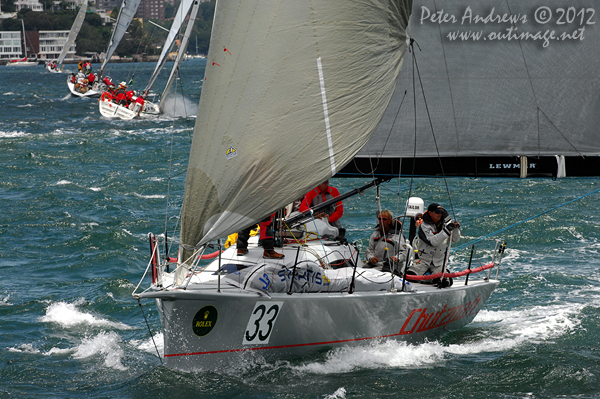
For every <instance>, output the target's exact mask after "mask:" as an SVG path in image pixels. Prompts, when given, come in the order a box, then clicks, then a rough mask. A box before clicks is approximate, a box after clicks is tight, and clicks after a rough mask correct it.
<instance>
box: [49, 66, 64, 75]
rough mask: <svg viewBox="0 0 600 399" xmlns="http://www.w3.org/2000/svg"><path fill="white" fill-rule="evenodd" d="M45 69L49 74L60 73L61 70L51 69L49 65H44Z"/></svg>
mask: <svg viewBox="0 0 600 399" xmlns="http://www.w3.org/2000/svg"><path fill="white" fill-rule="evenodd" d="M45 68H46V70H47V71H48V72H50V73H62V70H60V69H54V68H51V67H50V66H49V65H46V66H45Z"/></svg>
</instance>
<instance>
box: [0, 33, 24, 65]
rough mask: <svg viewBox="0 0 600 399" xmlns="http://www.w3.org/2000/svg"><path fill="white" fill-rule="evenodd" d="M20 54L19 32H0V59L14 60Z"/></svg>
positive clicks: (21, 51) (21, 52)
mask: <svg viewBox="0 0 600 399" xmlns="http://www.w3.org/2000/svg"><path fill="white" fill-rule="evenodd" d="M22 54H23V49H22V47H21V32H18V31H14V32H0V58H3V59H15V58H20V57H21V56H22Z"/></svg>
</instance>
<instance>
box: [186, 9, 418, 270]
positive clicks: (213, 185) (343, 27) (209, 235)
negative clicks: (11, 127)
mask: <svg viewBox="0 0 600 399" xmlns="http://www.w3.org/2000/svg"><path fill="white" fill-rule="evenodd" d="M411 10H412V0H315V1H297V0H223V1H219V2H218V3H217V8H216V10H215V17H214V21H213V31H212V34H211V42H210V50H209V54H208V60H207V61H208V62H207V67H206V75H205V81H204V83H203V87H202V95H201V100H200V106H199V111H198V118H197V121H196V126H195V129H194V137H193V142H192V148H191V155H190V160H189V166H188V174H187V181H186V186H185V196H184V203H183V213H182V228H181V243H182V245H183V247H184V248H185V249H187V250H189V249H191V247H195V246H198V245H201V244H204V243H207V242H209V241H211V240H214V239H217V238H220V237H224V236H225V235H227V234H229V233H232V232H235V231H238V230H239V229H241V228H244V227H246V226H249V225H251V224H252V223H254V222H256V221H259V220H261V219H263V218H264V217H265V216H267V215H269V214H270V213H271V212H273V211H274V210H276V209H278V208H282V207H283V206H285V205H286V204H288V203H289V202H291V201H292V200H294V199H295V198H298V197H299V196H301V195H303V194H304V193H306V192H307V191H308V190H310V189H311V188H313V187H314V186H315V185H316V184H318V183H320V182H321V181H323V180H325V179H327V178H329V177H331V176H332V175H334V174H335V173H336V171H337V170H338V169H340V168H341V167H343V166H344V165H346V164H347V163H348V162H349V161H350V160H351V159H352V158H353V156H354V155H355V154H356V153H357V152H358V150H359V149H360V148H361V147H362V146H363V145H364V144H365V143H366V142H367V140H368V139H369V137H370V135H371V133H372V132H373V130H374V129H375V127H376V126H377V124H378V122H379V120H380V119H381V117H382V115H383V112H384V111H385V109H386V107H387V105H388V103H389V100H390V98H391V96H392V93H393V91H394V88H395V82H396V78H397V76H398V73H399V71H400V65H401V63H402V60H403V57H404V54H405V51H406V49H407V35H406V27H407V25H408V19H409V16H410V13H411ZM189 255H190V253H189V252H187V251H184V253H183V254H182V258H183V259H184V260H185V259H187V257H188V256H189Z"/></svg>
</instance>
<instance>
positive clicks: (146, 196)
mask: <svg viewBox="0 0 600 399" xmlns="http://www.w3.org/2000/svg"><path fill="white" fill-rule="evenodd" d="M133 195H135V196H136V197H139V198H145V199H154V198H165V197H166V196H165V195H159V194H155V195H142V194H138V193H133Z"/></svg>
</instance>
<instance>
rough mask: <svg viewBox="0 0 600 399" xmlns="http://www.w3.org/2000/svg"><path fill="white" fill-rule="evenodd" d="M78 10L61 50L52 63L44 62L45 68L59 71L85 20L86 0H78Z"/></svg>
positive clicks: (55, 71)
mask: <svg viewBox="0 0 600 399" xmlns="http://www.w3.org/2000/svg"><path fill="white" fill-rule="evenodd" d="M79 3H80V4H79V7H80V8H79V12H78V13H77V16H76V17H75V21H73V25H72V26H71V30H70V31H69V35H68V36H67V41H66V42H65V44H64V46H63V49H62V51H61V52H60V54H59V56H58V58H57V59H56V62H54V63H53V64H46V69H47V70H48V71H50V72H54V73H60V72H62V69H63V61H64V60H65V58H66V56H67V54H68V53H69V51H70V50H71V47H73V46H74V45H75V39H76V38H77V35H78V34H79V31H80V30H81V27H82V26H83V22H84V20H85V14H86V12H87V6H88V0H81V1H80V2H79Z"/></svg>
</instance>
